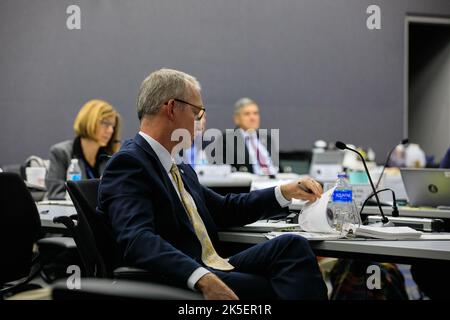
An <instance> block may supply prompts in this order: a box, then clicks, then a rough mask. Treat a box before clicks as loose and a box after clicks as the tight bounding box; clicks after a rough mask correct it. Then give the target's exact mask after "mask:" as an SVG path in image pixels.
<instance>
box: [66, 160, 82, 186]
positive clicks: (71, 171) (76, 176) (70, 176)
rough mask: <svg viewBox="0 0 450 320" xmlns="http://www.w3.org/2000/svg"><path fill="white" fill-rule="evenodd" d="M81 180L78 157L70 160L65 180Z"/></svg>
mask: <svg viewBox="0 0 450 320" xmlns="http://www.w3.org/2000/svg"><path fill="white" fill-rule="evenodd" d="M78 180H81V169H80V165H79V164H78V159H72V160H70V165H69V168H68V169H67V181H78Z"/></svg>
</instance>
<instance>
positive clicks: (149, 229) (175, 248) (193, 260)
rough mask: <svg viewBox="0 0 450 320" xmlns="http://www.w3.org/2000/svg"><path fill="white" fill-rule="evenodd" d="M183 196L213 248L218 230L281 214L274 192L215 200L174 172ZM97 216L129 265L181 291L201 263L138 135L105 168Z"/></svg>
mask: <svg viewBox="0 0 450 320" xmlns="http://www.w3.org/2000/svg"><path fill="white" fill-rule="evenodd" d="M178 167H179V169H180V173H181V177H182V180H183V183H184V185H185V188H186V190H187V191H188V192H189V193H190V194H191V196H192V198H193V199H194V201H195V203H196V206H197V209H198V212H199V214H200V216H201V217H202V219H203V222H204V224H205V226H206V229H207V230H208V234H209V236H210V238H211V240H212V242H213V244H214V246H215V248H217V242H218V236H217V229H218V228H224V227H230V226H241V225H245V224H248V223H252V222H254V221H256V220H258V219H261V218H265V217H269V216H271V215H273V214H279V213H280V212H281V211H282V209H281V207H280V205H279V204H278V202H277V200H276V198H275V194H274V189H273V188H269V189H264V190H258V191H254V192H250V193H245V194H229V195H226V196H222V195H219V194H217V193H215V192H214V191H212V190H210V189H208V188H206V187H204V186H202V185H201V184H200V183H199V181H198V179H197V176H196V174H195V172H194V170H193V169H192V168H191V167H190V166H189V165H184V164H181V165H179V166H178ZM98 211H99V213H100V214H102V213H104V214H107V216H108V218H109V220H110V222H111V226H112V229H113V233H114V235H115V238H116V241H117V243H118V245H119V250H120V251H121V252H120V253H121V254H122V256H123V259H124V262H125V263H126V264H128V265H132V266H136V267H139V268H143V269H147V270H149V271H150V272H152V273H155V274H156V275H161V276H164V277H165V278H167V279H169V280H170V281H173V282H174V283H175V284H178V285H180V286H185V285H186V283H187V280H188V278H189V276H190V275H191V274H192V272H193V271H194V270H195V269H197V268H198V267H201V266H204V265H203V263H202V261H201V245H200V242H199V240H198V239H197V237H196V235H195V233H194V230H193V227H192V225H191V223H190V221H189V218H188V216H187V213H186V212H185V209H184V207H183V205H182V203H181V200H180V199H179V197H178V194H177V192H176V190H175V189H174V187H173V184H172V182H171V181H170V179H169V177H168V175H167V173H166V171H165V169H164V168H163V166H162V164H161V162H160V161H159V159H158V157H157V155H156V153H155V152H154V151H153V149H152V148H151V146H150V145H149V144H148V143H147V141H146V140H145V139H144V138H143V137H142V136H141V135H139V134H137V135H136V137H135V138H134V140H128V141H126V142H125V143H124V144H123V146H122V148H121V150H120V151H119V152H118V153H116V154H115V155H114V156H113V157H112V158H111V159H110V161H109V162H108V164H107V166H106V168H105V171H104V173H103V177H102V179H101V182H100V187H99V204H98Z"/></svg>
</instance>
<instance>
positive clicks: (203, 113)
mask: <svg viewBox="0 0 450 320" xmlns="http://www.w3.org/2000/svg"><path fill="white" fill-rule="evenodd" d="M173 100H175V101H178V102H181V103H185V104H187V105H190V106H191V107H193V108H195V109H197V110H200V111H199V112H198V113H197V114H196V115H195V120H197V121H198V120H201V119H202V118H203V116H204V115H205V112H206V109H205V107H204V106H196V105H195V104H192V103H189V102H186V101H184V100H181V99H173Z"/></svg>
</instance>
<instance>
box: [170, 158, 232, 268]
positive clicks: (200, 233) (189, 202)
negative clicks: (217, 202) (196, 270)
mask: <svg viewBox="0 0 450 320" xmlns="http://www.w3.org/2000/svg"><path fill="white" fill-rule="evenodd" d="M170 173H171V174H172V177H173V180H174V181H175V183H176V184H177V187H178V191H179V192H180V196H181V200H182V202H183V205H184V208H185V209H186V212H187V213H188V216H189V220H190V221H191V223H192V226H193V227H194V231H195V234H196V235H197V238H198V239H199V240H200V244H201V245H202V261H203V263H204V264H205V265H207V266H208V267H211V268H213V269H216V270H224V271H227V270H232V269H234V267H233V266H232V265H231V264H230V263H229V262H228V261H227V260H225V259H224V258H222V257H221V256H219V255H218V254H217V252H216V250H215V249H214V247H213V244H212V242H211V239H210V238H209V235H208V232H207V231H206V227H205V224H204V223H203V220H202V218H201V217H200V214H199V213H198V211H197V206H196V205H195V202H194V199H192V197H191V195H190V194H189V193H188V192H187V191H186V189H185V188H184V184H183V180H181V175H180V171H179V170H178V167H177V165H176V164H172V168H170Z"/></svg>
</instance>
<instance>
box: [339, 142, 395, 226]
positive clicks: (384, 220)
mask: <svg viewBox="0 0 450 320" xmlns="http://www.w3.org/2000/svg"><path fill="white" fill-rule="evenodd" d="M335 145H336V148H338V149H341V150H350V151H353V152H355V153H356V154H357V155H358V156H359V157H360V158H361V160H362V163H363V165H364V169H365V170H366V174H367V177H368V178H369V182H370V185H371V187H372V191H373V193H374V195H375V199H377V204H378V208H379V209H380V213H381V217H382V218H381V222H382V223H383V226H384V227H390V226H392V225H393V224H392V223H391V222H389V219H388V218H387V217H386V216H385V215H384V212H383V209H381V203H380V199H379V198H378V193H377V191H376V189H375V186H374V185H373V182H372V178H371V177H370V173H369V169H368V168H367V164H366V160H364V157H363V156H362V154H361V153H359V152H358V151H356V150H355V149H352V148H349V147H348V146H347V145H346V144H345V143H343V142H341V141H337V142H336V144H335Z"/></svg>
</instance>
